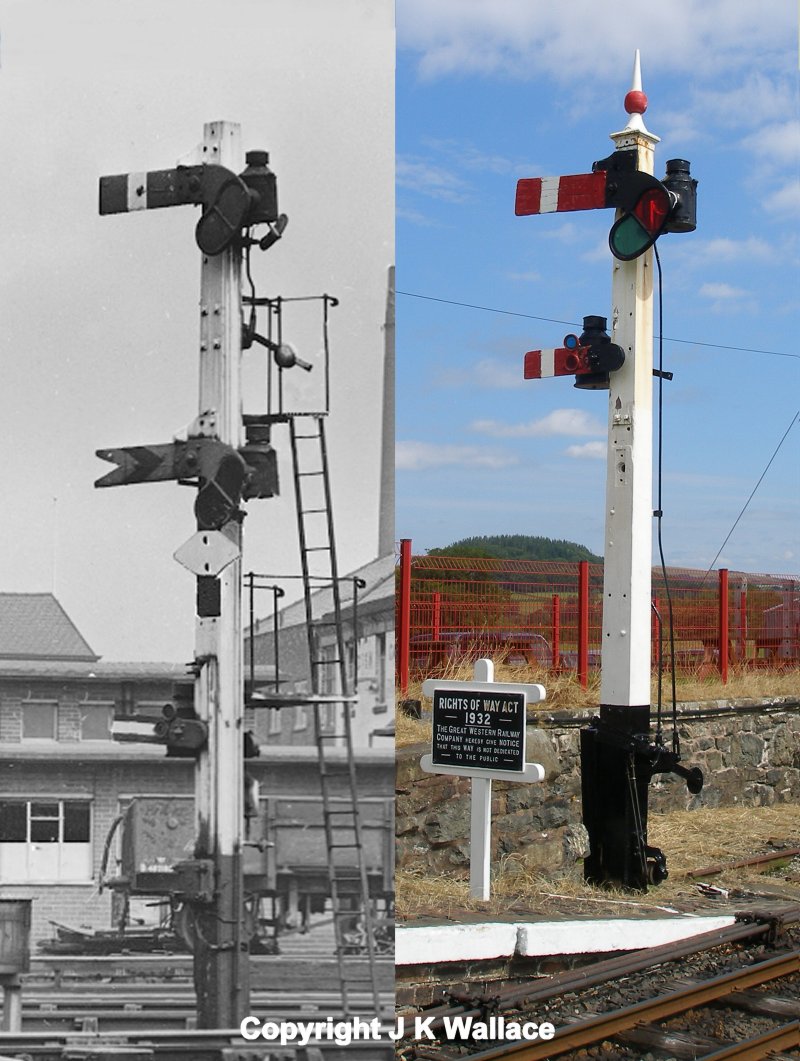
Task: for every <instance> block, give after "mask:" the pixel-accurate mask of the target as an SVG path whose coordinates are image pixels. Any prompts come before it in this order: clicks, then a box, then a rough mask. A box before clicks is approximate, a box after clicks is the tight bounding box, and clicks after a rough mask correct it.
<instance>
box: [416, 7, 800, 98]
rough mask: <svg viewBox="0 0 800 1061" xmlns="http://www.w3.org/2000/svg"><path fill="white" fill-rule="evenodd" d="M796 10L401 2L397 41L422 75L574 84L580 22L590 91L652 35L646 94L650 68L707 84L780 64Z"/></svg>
mask: <svg viewBox="0 0 800 1061" xmlns="http://www.w3.org/2000/svg"><path fill="white" fill-rule="evenodd" d="M795 17H796V16H795V13H794V12H793V10H792V5H790V4H786V3H785V2H784V0H762V2H760V3H758V4H744V3H731V0H707V2H706V3H704V4H698V3H697V0H672V3H670V4H668V5H666V4H641V3H639V2H638V0H617V3H616V4H615V5H614V7H613V8H611V7H609V6H608V5H606V4H597V3H596V2H595V0H570V2H569V3H562V4H541V3H540V4H532V3H531V2H530V0H493V2H492V3H487V2H486V0H437V2H436V3H434V4H432V3H430V0H399V2H398V4H397V30H398V42H399V44H400V46H401V47H405V48H410V49H413V50H414V51H416V52H418V53H419V56H420V59H419V73H420V75H421V76H422V77H424V78H435V77H442V76H446V75H448V74H453V73H459V74H463V73H465V72H467V73H476V74H496V73H499V74H502V75H504V76H507V77H508V76H510V77H518V78H521V79H527V78H531V77H532V76H541V75H542V74H543V73H547V74H549V75H550V76H552V77H555V78H557V79H558V80H559V81H561V82H566V81H573V80H574V78H575V27H576V26H580V28H581V36H582V39H583V40H586V41H593V42H595V46H594V47H593V48H592V56H591V68H592V83H593V87H594V88H595V89H596V86H597V82H598V80H601V79H607V78H608V77H609V76H612V77H613V78H615V79H618V78H619V74H620V70H621V69H624V70H625V73H626V75H627V73H628V71H629V70H630V66H631V62H632V57H633V53H634V50H635V49H636V48H639V47H641V48H644V47H646V45H644V44H643V43H642V42H647V41H653V42H657V46H655V45H654V46H653V47H652V48H651V49H650V50H649V51H648V52H645V54H643V56H642V59H643V63H644V71H643V72H644V79H645V91H647V73H648V69H650V68H652V69H653V70H658V71H659V72H673V73H674V72H684V71H687V72H691V73H692V75H693V76H701V75H702V76H705V77H706V79H707V80H708V81H709V82H713V81H715V80H718V79H719V78H720V76H721V75H723V74H724V73H726V72H727V73H733V72H736V71H740V70H744V69H748V68H749V69H757V68H758V67H759V66H760V67H761V68H763V69H773V68H778V65H779V64H778V57H779V56H780V57H781V58H783V56H784V55H786V54H791V50H792V41H793V40H795V39H796V26H795ZM597 42H602V45H601V46H600V45H599V44H598V43H597ZM781 65H783V64H781ZM763 80H764V81H766V78H764V79H763ZM721 96H722V94H720V97H721ZM773 107H774V103H773ZM771 113H772V114H774V113H775V111H774V109H773V110H772V111H771Z"/></svg>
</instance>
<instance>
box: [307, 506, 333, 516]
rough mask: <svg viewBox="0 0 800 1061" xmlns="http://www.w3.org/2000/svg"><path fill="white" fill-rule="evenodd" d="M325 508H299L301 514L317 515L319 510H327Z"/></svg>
mask: <svg viewBox="0 0 800 1061" xmlns="http://www.w3.org/2000/svg"><path fill="white" fill-rule="evenodd" d="M327 511H328V510H327V508H302V509H300V515H301V516H317V515H319V514H320V513H321V512H327Z"/></svg>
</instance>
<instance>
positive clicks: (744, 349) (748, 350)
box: [396, 248, 800, 361]
mask: <svg viewBox="0 0 800 1061" xmlns="http://www.w3.org/2000/svg"><path fill="white" fill-rule="evenodd" d="M654 249H655V248H654ZM396 294H398V295H405V296H406V297H407V298H422V299H425V301H426V302H443V303H444V304H445V305H447V306H462V307H463V308H464V309H478V310H481V311H482V312H484V313H501V314H503V316H506V317H526V318H527V319H528V320H532V321H547V322H548V323H549V324H566V325H567V326H568V327H570V328H582V327H583V325H582V324H576V322H575V321H562V320H556V319H555V318H554V317H537V316H536V315H535V314H533V313H518V312H516V311H515V310H511V309H497V308H496V307H494V306H477V305H474V304H473V303H472V302H456V301H455V300H454V299H450V298H434V297H433V295H420V294H417V292H415V291H397V292H396ZM660 327H661V325H659V328H660ZM656 338H658V339H659V340H662V339H665V340H666V341H667V342H668V343H682V344H683V345H684V346H705V347H709V348H710V349H712V350H735V351H737V352H738V353H740V354H769V355H770V356H772V357H795V358H797V359H798V361H800V354H788V353H786V351H785V350H755V349H753V348H752V347H749V346H725V345H724V344H723V343H703V342H700V341H699V340H697V339H673V338H671V337H670V336H669V335H658V336H656Z"/></svg>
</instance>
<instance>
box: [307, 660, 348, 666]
mask: <svg viewBox="0 0 800 1061" xmlns="http://www.w3.org/2000/svg"><path fill="white" fill-rule="evenodd" d="M341 662H342V661H341V660H340V659H312V660H311V666H312V667H326V666H327V665H328V664H329V663H341Z"/></svg>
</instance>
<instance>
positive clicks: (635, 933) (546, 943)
mask: <svg viewBox="0 0 800 1061" xmlns="http://www.w3.org/2000/svg"><path fill="white" fill-rule="evenodd" d="M735 923H736V918H735V917H727V916H725V917H670V918H657V919H647V920H644V919H642V918H614V917H610V918H608V919H606V920H601V921H541V922H539V923H538V924H537V923H529V924H525V925H517V929H518V932H517V954H519V955H520V956H522V957H526V958H528V957H531V958H532V957H537V956H539V955H545V954H597V953H602V952H604V951H615V950H631V949H633V948H636V949H638V948H640V947H660V946H662V945H663V944H664V943H675V942H676V941H677V940H679V939H688V938H689V937H690V936H699V935H700V934H701V933H702V932H713V931H715V930H716V929H719V928H729V927H730V926H731V925H733V924H735Z"/></svg>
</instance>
